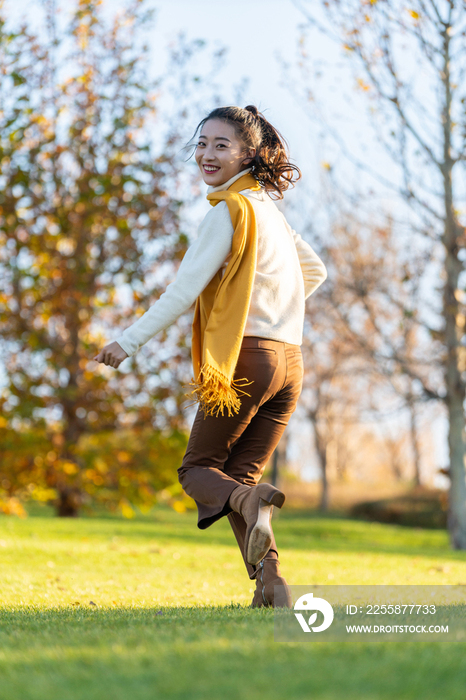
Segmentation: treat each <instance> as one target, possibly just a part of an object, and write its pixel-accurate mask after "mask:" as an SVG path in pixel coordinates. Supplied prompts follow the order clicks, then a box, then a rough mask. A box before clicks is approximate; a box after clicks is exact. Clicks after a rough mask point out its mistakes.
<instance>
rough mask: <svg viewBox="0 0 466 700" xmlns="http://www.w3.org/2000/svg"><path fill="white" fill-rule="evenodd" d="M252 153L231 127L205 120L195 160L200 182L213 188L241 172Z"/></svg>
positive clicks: (225, 123)
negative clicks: (202, 181) (200, 176)
mask: <svg viewBox="0 0 466 700" xmlns="http://www.w3.org/2000/svg"><path fill="white" fill-rule="evenodd" d="M255 153H256V149H255V148H251V149H249V150H247V149H246V148H245V146H244V144H243V142H242V141H240V140H239V139H238V137H237V135H236V132H235V129H234V127H233V126H232V125H231V124H229V123H228V122H224V121H222V120H221V119H209V120H208V121H206V123H205V124H204V126H203V127H202V130H201V134H200V136H199V139H198V142H197V148H196V154H195V158H196V162H197V164H198V166H199V169H200V171H201V173H202V177H203V178H204V182H205V183H206V184H207V185H211V186H212V187H217V186H218V185H222V184H223V183H224V182H227V180H229V179H230V178H231V177H233V176H234V175H237V174H238V173H239V172H240V171H241V170H245V169H246V168H247V167H248V165H249V163H250V162H251V160H252V158H254V156H255Z"/></svg>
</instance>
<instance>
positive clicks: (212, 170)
mask: <svg viewBox="0 0 466 700" xmlns="http://www.w3.org/2000/svg"><path fill="white" fill-rule="evenodd" d="M202 167H203V168H204V172H205V173H216V172H217V170H220V167H219V166H218V165H203V166H202Z"/></svg>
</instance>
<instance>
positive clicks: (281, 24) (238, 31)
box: [6, 0, 445, 475]
mask: <svg viewBox="0 0 466 700" xmlns="http://www.w3.org/2000/svg"><path fill="white" fill-rule="evenodd" d="M301 1H302V2H303V5H306V7H307V8H308V9H310V10H311V11H312V13H313V14H314V15H315V16H316V17H318V18H319V20H320V21H323V22H324V23H325V22H326V19H325V15H324V14H323V12H322V3H321V1H320V0H308V1H307V2H306V0H301ZM58 5H59V6H60V7H61V8H62V12H63V13H64V14H66V12H67V11H69V8H70V5H71V6H72V3H69V2H68V3H67V2H65V1H64V0H59V2H58ZM103 5H104V8H105V9H106V10H107V11H109V12H113V11H114V10H115V8H116V7H118V6H122V5H124V1H123V0H104V2H103ZM146 6H147V7H152V8H154V10H155V23H154V27H153V29H152V30H151V33H150V45H151V71H152V74H153V75H154V76H155V77H156V76H161V75H163V74H164V73H165V72H166V70H167V66H168V55H169V47H170V45H172V44H173V42H174V41H175V40H176V37H177V36H178V35H179V34H180V33H184V35H185V37H186V38H187V39H188V40H193V39H203V40H205V41H206V46H205V49H204V51H202V52H201V53H200V55H199V57H198V58H196V59H195V61H194V63H193V65H192V66H191V68H192V70H193V71H197V72H199V74H200V75H202V74H207V73H208V72H209V71H210V70H211V69H212V65H211V63H210V60H209V56H210V55H211V52H212V50H215V49H219V48H220V47H222V46H225V47H226V48H227V49H228V50H227V54H226V57H225V65H223V66H222V67H220V68H219V69H218V70H216V71H215V80H216V82H217V84H218V85H219V87H220V90H221V94H222V97H224V99H225V103H228V104H234V103H235V102H236V95H237V90H238V86H239V85H240V84H241V82H242V80H243V78H244V77H246V76H247V78H248V83H247V87H246V89H245V91H244V95H243V103H242V104H241V106H245V105H247V104H255V105H256V106H257V107H258V108H259V109H260V110H261V111H263V112H264V114H265V116H266V117H267V118H268V119H269V121H270V122H271V123H272V124H273V125H274V126H276V127H277V128H278V129H279V130H280V131H281V133H282V134H283V135H284V136H285V138H286V139H287V141H288V143H289V145H290V152H291V156H292V158H293V160H294V162H296V163H297V164H298V165H299V167H300V168H301V170H302V173H303V179H302V181H301V182H300V183H298V186H297V187H296V188H295V190H294V191H290V192H289V193H287V195H286V201H287V203H289V204H290V205H291V211H290V212H289V214H288V210H287V217H288V218H289V220H290V223H291V224H292V226H293V227H294V228H295V229H296V230H297V231H298V232H300V224H301V212H302V207H303V206H304V208H306V205H307V204H309V209H311V210H312V207H313V206H318V203H319V197H320V196H321V195H320V193H321V185H322V181H323V178H324V177H325V168H323V163H325V162H328V163H330V164H331V165H337V166H338V168H339V169H340V171H341V172H345V171H346V173H347V179H348V182H349V183H353V182H354V185H355V186H356V183H357V186H358V187H360V188H361V187H365V188H366V189H369V188H371V187H373V188H375V190H377V192H378V196H377V198H376V197H374V198H373V202H374V207H375V208H377V207H380V206H381V204H382V205H383V206H385V207H386V208H388V209H392V210H393V209H395V208H396V207H397V206H399V202H397V199H396V197H394V196H393V195H392V194H391V193H389V192H388V191H387V190H385V189H384V188H383V187H381V186H380V185H379V184H378V183H377V181H375V180H373V179H372V178H370V177H369V176H367V175H364V174H362V173H357V172H356V171H355V169H354V167H353V166H352V165H350V164H349V163H348V162H347V161H346V160H345V157H344V155H343V153H342V151H341V149H340V148H339V146H338V145H336V144H335V142H332V141H331V139H330V140H329V139H328V138H325V137H324V130H323V128H322V124H321V123H319V121H318V120H317V119H316V114H317V112H318V113H319V114H320V115H321V116H320V118H321V119H322V120H324V121H325V122H326V123H327V124H328V126H329V127H330V128H335V129H337V131H338V134H339V136H340V137H341V138H342V140H343V141H344V142H345V143H346V144H347V147H348V148H349V150H350V151H351V152H352V153H353V155H354V156H355V157H356V158H357V159H358V160H362V161H364V162H367V163H368V164H370V166H371V167H373V168H374V169H376V170H379V171H381V172H383V174H384V176H385V177H387V178H391V179H392V180H393V181H396V180H397V178H398V173H397V171H396V168H395V167H394V166H393V164H392V163H391V161H390V160H389V158H388V157H387V155H386V154H385V152H384V151H383V150H382V148H381V146H380V144H379V143H378V141H377V139H376V138H375V134H374V132H373V130H372V128H371V126H370V120H369V118H368V115H369V109H370V106H369V103H368V101H367V97H366V96H365V95H364V93H363V92H362V91H361V90H360V89H357V87H356V77H357V75H356V74H355V72H354V70H353V66H352V64H351V63H350V62H349V60H348V57H347V56H346V55H345V51H344V49H343V48H342V47H341V46H339V45H338V44H336V43H335V42H334V41H332V40H331V39H329V38H328V37H326V36H324V35H323V34H322V33H320V32H319V31H318V30H316V29H312V30H309V29H308V30H307V31H308V40H307V41H306V43H305V44H303V45H300V43H299V41H300V37H301V36H302V35H303V31H304V28H303V25H305V17H304V15H303V13H302V11H301V10H300V9H299V5H298V0H296V2H294V1H293V0H235V2H227V1H226V0H147V2H146ZM6 9H7V13H8V14H9V15H10V16H11V17H12V18H19V17H20V16H21V15H24V16H26V17H27V18H28V19H29V21H30V22H31V23H32V25H34V23H35V22H36V21H37V22H39V20H40V16H41V4H40V1H39V0H7V1H6ZM303 49H305V50H306V51H307V63H306V66H307V71H308V74H307V75H308V78H307V82H306V88H308V89H310V90H311V91H312V92H313V94H314V96H315V101H314V102H313V103H311V102H309V101H308V100H306V99H305V98H302V97H301V98H300V97H299V95H298V94H297V92H298V91H299V90H300V89H301V88H302V81H301V77H302V73H301V72H300V68H299V63H300V61H301V62H302V60H303V59H302V55H301V54H300V51H302V50H303ZM284 64H288V69H285V66H284ZM319 74H320V76H319ZM299 84H301V88H299V87H297V86H298V85H299ZM301 91H302V89H301ZM212 106H214V105H211V104H209V102H208V100H206V104H205V112H204V113H201V114H197V113H195V114H192V122H191V121H190V120H187V122H186V140H188V139H189V138H190V137H191V135H192V133H193V130H194V127H195V126H196V124H197V123H198V121H199V120H200V119H201V118H202V117H203V116H205V114H206V113H207V112H208V111H209V110H210V109H211V108H212ZM189 167H194V164H191V165H190V166H189ZM324 235H325V231H324ZM440 432H442V429H440ZM439 443H441V444H443V448H439V449H440V452H439V462H441V463H445V454H444V445H445V441H444V436H441V437H440V438H439ZM305 454H308V449H307V448H304V451H303V456H302V457H299V459H302V460H304V461H306V460H305V458H304V455H305ZM306 464H307V467H306V468H307V471H308V473H309V475H311V473H314V474H315V471H316V465H315V464H314V465H313V464H311V463H307V462H306Z"/></svg>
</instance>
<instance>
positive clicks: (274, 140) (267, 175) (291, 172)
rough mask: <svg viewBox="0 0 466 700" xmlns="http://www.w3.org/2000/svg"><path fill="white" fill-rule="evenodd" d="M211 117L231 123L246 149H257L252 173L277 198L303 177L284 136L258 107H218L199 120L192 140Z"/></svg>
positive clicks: (250, 164)
mask: <svg viewBox="0 0 466 700" xmlns="http://www.w3.org/2000/svg"><path fill="white" fill-rule="evenodd" d="M209 119H220V120H222V121H224V122H227V123H228V124H231V125H232V126H233V127H234V129H235V132H236V135H237V136H238V138H239V139H240V140H241V141H242V142H243V143H244V146H245V150H247V149H249V148H255V149H256V155H255V156H254V158H253V159H252V160H251V162H250V163H249V167H251V168H252V170H251V174H252V175H254V177H255V178H256V180H257V181H258V182H259V183H260V184H261V185H262V186H263V187H264V188H265V189H266V191H267V192H268V193H269V194H270V195H272V194H273V198H274V199H283V192H284V191H285V190H287V189H288V187H294V183H295V182H296V180H299V178H300V177H301V171H300V169H299V168H298V166H296V165H293V164H292V163H290V160H289V155H288V144H287V142H286V141H285V139H284V138H283V136H282V135H281V134H280V133H279V132H278V131H277V129H275V127H273V126H272V124H271V123H270V122H269V121H267V119H266V118H265V117H264V115H263V114H261V113H260V112H259V111H258V109H257V107H255V106H254V105H248V106H247V107H245V108H244V109H243V108H242V107H217V108H216V109H214V110H212V112H210V114H208V115H207V117H205V118H204V119H202V121H200V122H199V124H198V125H197V127H196V130H195V132H194V136H193V138H192V139H191V141H192V140H193V139H194V138H195V136H196V134H197V133H198V131H199V129H202V127H203V126H204V124H205V123H206V122H207V121H209Z"/></svg>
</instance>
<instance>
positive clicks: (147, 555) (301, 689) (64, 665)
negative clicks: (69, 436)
mask: <svg viewBox="0 0 466 700" xmlns="http://www.w3.org/2000/svg"><path fill="white" fill-rule="evenodd" d="M277 515H278V516H279V517H277V518H274V530H275V534H276V538H277V541H278V544H279V547H280V559H281V563H282V570H283V573H284V574H285V576H286V577H287V580H288V582H289V583H291V584H315V583H320V584H322V583H331V584H342V583H346V584H351V583H365V584H369V583H372V584H377V583H378V584H382V583H384V584H388V583H392V584H393V583H399V584H408V583H409V584H416V583H421V584H422V583H424V584H425V583H429V584H458V583H460V584H465V585H466V552H456V551H451V550H450V549H449V545H448V537H447V534H446V532H444V531H440V530H420V529H419V530H416V529H408V528H402V527H399V526H390V525H382V524H372V523H371V524H369V523H364V522H358V521H355V520H347V519H343V518H339V517H327V518H322V517H318V516H316V515H313V514H309V513H300V512H286V511H283V512H280V513H278V514H277ZM0 567H1V579H0V596H1V599H0V698H1V700H107V698H108V699H111V700H149V699H150V700H152V699H153V698H157V700H158V699H159V698H160V699H165V698H169V699H172V698H173V699H180V700H181V699H183V700H185V699H191V698H192V699H193V700H198V699H199V700H210V699H212V700H213V699H215V700H219V699H225V700H233V699H235V700H236V698H240V699H241V700H252V699H254V700H262V698H264V699H265V698H268V699H269V698H270V700H281V699H282V698H283V699H285V698H286V699H287V700H295V699H296V700H298V699H299V700H300V699H301V698H302V699H303V700H304V699H306V700H307V699H308V698H309V699H311V698H312V699H315V700H342V699H343V698H348V699H349V700H353V699H354V700H376V699H377V700H385V699H386V700H393V699H394V698H396V700H405V699H409V700H411V699H413V700H414V699H416V700H417V698H422V699H423V700H429V699H430V698H432V699H434V698H435V700H438V698H448V700H456V699H458V700H460V699H461V700H464V698H465V697H466V691H465V687H466V664H465V661H464V655H465V650H466V649H465V645H464V644H460V643H439V642H422V643H406V642H396V643H393V642H392V643H363V642H357V643H339V644H335V643H325V642H317V643H316V642H314V643H313V644H299V643H293V644H279V643H277V642H274V639H273V610H271V609H255V610H252V609H250V608H248V606H249V603H250V600H251V598H252V590H253V583H252V582H251V581H249V579H248V577H247V575H246V571H245V569H244V565H243V563H242V559H241V557H240V554H239V550H238V549H237V546H236V542H235V540H234V538H233V534H232V532H231V531H230V526H229V524H228V521H227V520H226V519H223V520H222V521H220V522H219V523H216V524H215V525H214V526H213V527H212V528H210V529H208V530H206V531H200V530H198V529H197V527H196V514H195V513H186V514H184V515H180V514H177V513H175V512H173V511H170V510H168V509H166V508H163V507H160V508H157V509H156V510H155V511H154V513H153V514H151V515H150V516H147V517H142V516H141V517H139V518H137V519H135V520H132V521H123V520H120V519H118V518H115V517H109V516H106V517H98V518H97V517H95V518H82V519H78V520H74V519H73V520H61V519H56V518H53V517H49V516H48V515H47V516H46V515H39V514H36V515H34V516H32V517H30V518H28V519H26V520H19V519H16V518H11V517H1V518H0ZM91 601H92V603H93V604H91Z"/></svg>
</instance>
